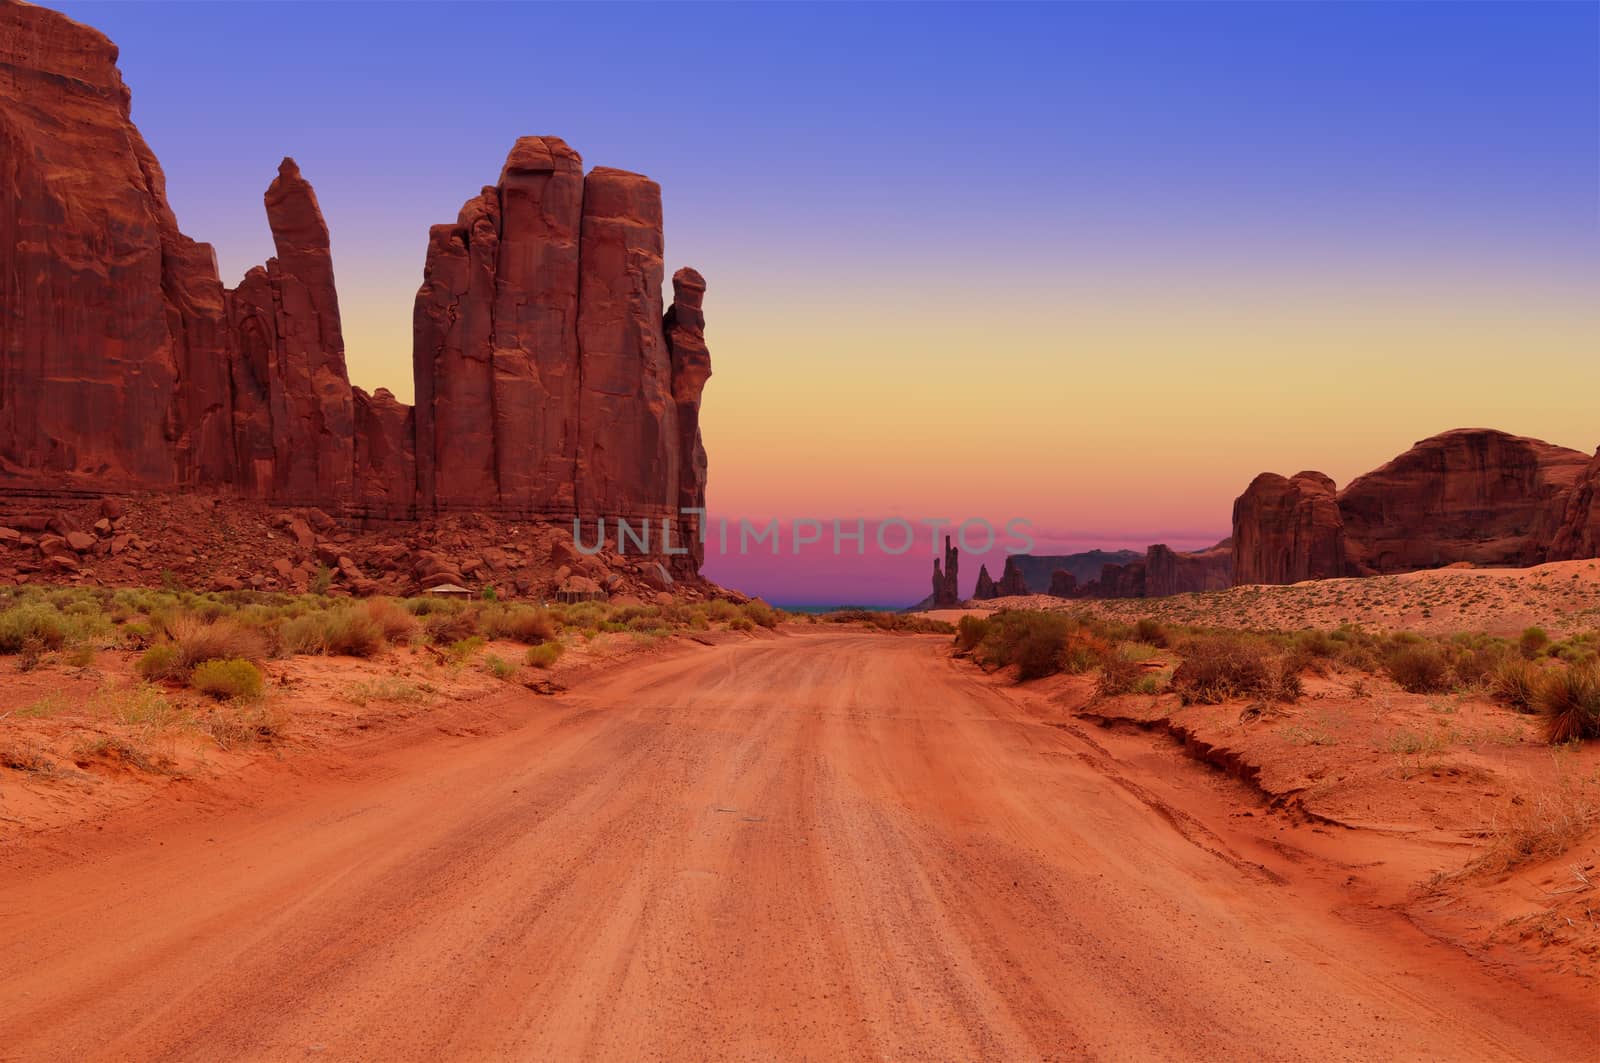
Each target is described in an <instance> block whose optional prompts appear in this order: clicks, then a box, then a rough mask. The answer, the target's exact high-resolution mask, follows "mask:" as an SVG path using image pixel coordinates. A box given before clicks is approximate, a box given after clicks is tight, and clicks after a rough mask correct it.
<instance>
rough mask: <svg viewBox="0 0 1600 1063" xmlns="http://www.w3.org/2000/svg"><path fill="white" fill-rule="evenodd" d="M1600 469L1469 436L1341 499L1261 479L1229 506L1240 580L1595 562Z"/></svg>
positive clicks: (1397, 463)
mask: <svg viewBox="0 0 1600 1063" xmlns="http://www.w3.org/2000/svg"><path fill="white" fill-rule="evenodd" d="M1594 466H1595V462H1594V461H1592V460H1591V459H1590V458H1589V457H1588V456H1587V455H1585V454H1583V453H1581V452H1579V451H1575V450H1569V449H1567V448H1565V447H1558V446H1554V445H1552V444H1549V443H1545V442H1543V441H1541V440H1537V439H1527V438H1523V437H1519V436H1512V435H1508V434H1507V433H1505V432H1497V431H1493V430H1490V429H1481V428H1470V429H1456V430H1454V431H1450V432H1444V433H1441V434H1440V435H1436V436H1432V437H1430V438H1428V439H1424V440H1422V441H1421V442H1419V443H1417V444H1416V445H1415V446H1413V447H1412V448H1411V449H1410V450H1408V451H1406V452H1405V453H1404V454H1402V455H1400V456H1399V457H1397V458H1395V459H1394V460H1393V461H1391V462H1389V463H1388V464H1386V465H1384V466H1382V467H1381V468H1379V469H1375V470H1374V471H1372V472H1370V473H1367V474H1366V475H1365V476H1361V477H1358V478H1357V479H1356V480H1354V481H1353V482H1351V483H1350V484H1349V486H1347V487H1346V488H1345V489H1344V490H1343V491H1337V492H1336V491H1335V487H1334V483H1333V481H1332V480H1331V479H1329V478H1328V477H1327V476H1324V475H1323V474H1321V473H1300V474H1299V475H1297V476H1295V477H1293V478H1291V479H1287V480H1286V479H1284V478H1283V477H1282V476H1278V475H1275V474H1273V473H1263V474H1262V475H1260V476H1258V477H1256V479H1255V480H1254V481H1252V482H1251V484H1250V486H1249V488H1247V489H1246V491H1245V493H1244V494H1243V495H1241V496H1239V499H1238V500H1237V501H1236V502H1235V503H1234V511H1233V516H1234V524H1233V527H1234V536H1233V567H1234V581H1235V582H1236V583H1240V584H1246V583H1296V582H1299V581H1301V580H1307V579H1326V578H1329V577H1336V576H1365V575H1376V574H1384V573H1395V572H1410V571H1414V570H1416V569H1423V568H1440V567H1443V566H1446V565H1452V564H1459V563H1463V562H1465V563H1469V564H1474V565H1505V566H1522V565H1533V564H1539V563H1541V562H1543V561H1547V560H1559V559H1564V558H1572V557H1592V556H1595V555H1596V544H1595V538H1594V536H1593V534H1592V532H1591V533H1590V534H1589V535H1588V536H1587V537H1585V534H1584V531H1583V528H1584V524H1585V521H1586V520H1590V521H1592V519H1593V518H1592V516H1590V515H1589V514H1590V513H1591V512H1592V505H1593V503H1592V501H1591V500H1592V497H1593V493H1592V492H1593V487H1592V484H1593V481H1594ZM1586 483H1587V484H1588V485H1590V486H1589V493H1588V494H1585V484H1586ZM1590 527H1591V528H1592V524H1591V525H1590Z"/></svg>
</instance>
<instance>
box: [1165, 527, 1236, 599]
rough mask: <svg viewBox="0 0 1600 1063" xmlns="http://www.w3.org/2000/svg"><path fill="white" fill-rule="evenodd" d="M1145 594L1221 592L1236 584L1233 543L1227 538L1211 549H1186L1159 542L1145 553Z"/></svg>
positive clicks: (1167, 595)
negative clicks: (1189, 550) (1173, 547)
mask: <svg viewBox="0 0 1600 1063" xmlns="http://www.w3.org/2000/svg"><path fill="white" fill-rule="evenodd" d="M1144 568H1145V576H1144V579H1145V588H1144V589H1145V595H1146V596H1147V597H1150V598H1166V597H1169V596H1170V595H1174V594H1189V593H1195V592H1200V591H1221V590H1227V589H1228V588H1229V587H1231V586H1233V543H1232V542H1231V541H1229V540H1226V539H1224V540H1223V541H1222V542H1220V543H1218V544H1217V545H1216V546H1213V547H1211V548H1210V549H1209V550H1199V551H1194V552H1186V551H1181V550H1174V549H1172V548H1171V547H1169V546H1166V545H1163V544H1159V543H1158V544H1157V545H1155V546H1152V547H1151V548H1150V549H1149V551H1147V552H1146V553H1145V557H1144Z"/></svg>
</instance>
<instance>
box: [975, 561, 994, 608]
mask: <svg viewBox="0 0 1600 1063" xmlns="http://www.w3.org/2000/svg"><path fill="white" fill-rule="evenodd" d="M972 597H973V600H975V601H979V602H986V601H988V600H989V599H991V598H998V597H1000V592H999V591H998V590H997V589H996V588H995V585H994V577H993V576H991V575H989V566H988V565H979V566H978V585H977V586H975V587H973V588H972Z"/></svg>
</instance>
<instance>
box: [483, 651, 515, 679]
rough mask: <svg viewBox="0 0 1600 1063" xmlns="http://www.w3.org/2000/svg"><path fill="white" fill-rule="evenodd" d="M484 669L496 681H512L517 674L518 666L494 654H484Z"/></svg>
mask: <svg viewBox="0 0 1600 1063" xmlns="http://www.w3.org/2000/svg"><path fill="white" fill-rule="evenodd" d="M483 667H484V670H485V671H487V672H488V673H489V674H490V675H492V676H494V677H495V678H496V679H510V678H511V677H512V676H514V675H516V674H517V666H516V665H514V664H512V663H511V662H510V661H508V660H506V659H505V658H504V657H500V656H497V655H496V654H493V653H487V654H484V657H483Z"/></svg>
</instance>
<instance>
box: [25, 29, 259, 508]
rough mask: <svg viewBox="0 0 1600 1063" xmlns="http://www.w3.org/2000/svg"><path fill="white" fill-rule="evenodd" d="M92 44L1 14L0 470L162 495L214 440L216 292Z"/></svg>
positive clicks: (97, 44) (207, 264)
mask: <svg viewBox="0 0 1600 1063" xmlns="http://www.w3.org/2000/svg"><path fill="white" fill-rule="evenodd" d="M116 57H117V49H116V46H115V45H113V44H112V43H111V42H110V41H108V40H107V39H106V38H105V37H104V36H102V35H100V34H99V33H96V32H95V31H93V30H90V29H88V28H86V27H83V26H80V25H78V24H77V23H74V22H72V21H71V20H70V19H67V18H65V17H64V16H62V15H59V14H57V13H55V12H53V11H49V10H46V9H44V8H38V7H32V6H28V5H24V4H17V3H6V4H4V5H0V160H3V164H4V167H5V186H6V188H5V198H4V202H0V322H4V333H3V338H0V344H3V347H0V469H3V471H4V473H5V474H6V478H7V480H8V481H14V480H16V479H26V480H29V481H31V482H33V483H35V484H37V485H40V486H44V487H47V488H50V489H55V490H62V491H70V490H73V489H109V490H119V489H129V488H134V487H139V486H144V485H158V486H161V487H171V486H177V485H179V484H182V483H186V482H193V481H195V480H197V479H199V478H200V474H201V469H202V466H205V467H206V469H205V471H206V472H208V473H213V474H214V473H215V472H217V471H218V470H216V469H215V468H213V467H210V466H209V463H210V462H213V461H214V460H215V459H216V454H215V453H214V451H215V449H216V448H218V447H219V445H223V444H225V443H226V441H227V433H228V423H227V422H228V419H227V416H226V414H225V412H223V411H224V410H225V407H222V408H219V407H218V406H217V403H216V401H215V400H216V399H217V398H218V396H217V395H214V394H209V393H208V392H209V390H210V389H212V388H216V387H218V386H219V385H220V384H222V383H223V381H224V380H225V373H226V369H225V367H226V365H227V348H226V341H225V333H226V324H225V315H224V310H223V296H222V285H221V283H220V281H218V279H217V271H216V264H215V258H214V256H213V255H212V253H211V249H210V247H208V246H207V245H204V244H197V243H195V242H194V241H192V240H190V239H189V238H188V237H186V236H184V235H183V234H182V233H181V232H179V231H178V226H177V222H176V220H175V219H174V217H173V214H172V210H171V208H170V207H169V206H168V205H167V199H166V179H165V177H164V176H163V175H162V173H161V168H160V166H159V165H158V164H157V163H156V160H155V157H154V156H153V155H152V154H151V152H150V149H149V148H148V147H147V146H146V145H145V143H144V140H143V139H142V138H141V137H140V136H139V132H138V130H137V129H135V128H134V127H133V124H132V123H131V122H130V121H129V118H128V114H129V99H130V97H129V93H128V89H127V87H126V86H125V85H124V84H123V82H122V76H121V74H120V73H119V72H118V71H117V68H116Z"/></svg>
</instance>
